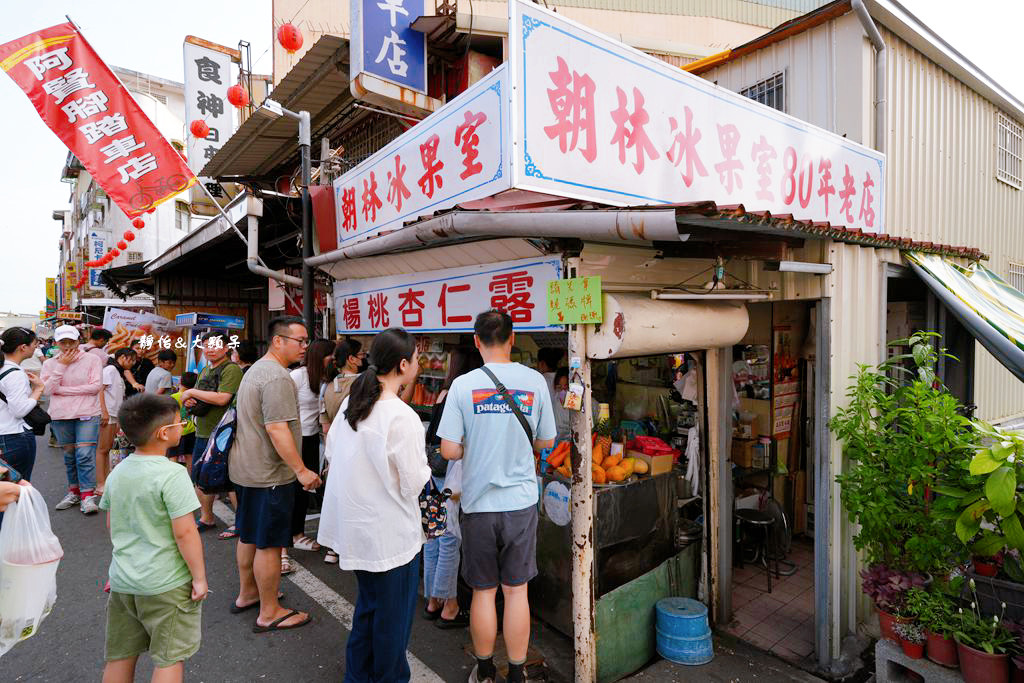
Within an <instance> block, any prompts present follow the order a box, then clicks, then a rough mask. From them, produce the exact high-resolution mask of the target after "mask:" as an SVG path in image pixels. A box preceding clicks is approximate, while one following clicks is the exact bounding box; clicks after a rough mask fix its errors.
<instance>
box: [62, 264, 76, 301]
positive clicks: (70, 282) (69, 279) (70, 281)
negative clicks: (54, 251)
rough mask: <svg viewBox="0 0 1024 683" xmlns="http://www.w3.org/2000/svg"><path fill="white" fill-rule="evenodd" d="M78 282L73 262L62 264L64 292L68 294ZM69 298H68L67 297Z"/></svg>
mask: <svg viewBox="0 0 1024 683" xmlns="http://www.w3.org/2000/svg"><path fill="white" fill-rule="evenodd" d="M77 282H78V267H77V264H76V263H75V262H74V261H68V262H67V263H65V264H64V288H65V289H64V291H66V292H68V293H70V292H71V291H72V290H74V288H75V284H76V283H77ZM69 298H70V297H69Z"/></svg>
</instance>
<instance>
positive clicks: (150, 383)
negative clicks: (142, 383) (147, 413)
mask: <svg viewBox="0 0 1024 683" xmlns="http://www.w3.org/2000/svg"><path fill="white" fill-rule="evenodd" d="M177 363H178V354H176V353H175V352H174V351H171V350H170V349H164V350H163V351H161V352H160V353H158V354H156V366H155V367H154V368H153V369H152V370H150V371H149V375H147V376H146V393H147V394H167V395H168V396H170V395H171V391H172V390H173V388H174V382H173V379H172V378H171V371H172V370H173V369H174V366H175V365H177Z"/></svg>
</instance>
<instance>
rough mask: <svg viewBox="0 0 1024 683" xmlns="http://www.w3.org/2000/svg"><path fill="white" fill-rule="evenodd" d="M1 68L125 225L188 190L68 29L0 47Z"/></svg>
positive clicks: (173, 157) (135, 108) (152, 130)
mask: <svg viewBox="0 0 1024 683" xmlns="http://www.w3.org/2000/svg"><path fill="white" fill-rule="evenodd" d="M0 68H2V69H3V70H4V71H6V72H7V75H8V76H10V77H11V78H12V79H14V82H15V83H17V84H18V87H20V88H21V89H22V90H23V91H25V94H26V95H27V96H28V98H29V100H31V102H32V105H33V106H34V107H35V108H36V111H38V112H39V116H41V117H42V119H43V121H44V122H45V123H46V125H47V126H49V127H50V129H51V130H52V131H53V132H54V133H56V134H57V137H59V138H60V139H61V141H62V142H63V143H64V144H65V145H67V147H68V149H70V150H71V152H72V153H73V154H74V155H75V156H76V157H78V159H79V161H81V162H82V165H83V166H85V169H86V170H87V171H89V175H91V176H92V177H93V180H95V181H96V183H97V184H98V185H99V186H100V187H101V188H103V190H104V192H106V193H107V196H108V197H110V198H111V200H113V202H114V203H115V204H117V206H118V207H120V208H121V210H122V211H124V212H125V213H126V214H127V215H128V216H129V217H132V216H137V215H139V214H141V213H144V212H145V211H147V210H149V209H151V208H152V207H154V206H156V205H157V204H160V203H162V202H165V201H167V200H168V199H170V198H172V197H173V196H174V195H176V194H178V193H179V192H181V191H182V190H185V189H186V188H188V187H190V186H191V185H192V184H193V183H194V182H195V176H194V175H192V173H191V171H189V168H188V166H186V165H185V160H184V159H182V158H181V155H179V154H178V152H177V151H176V150H175V149H174V148H173V147H171V145H170V143H168V142H167V140H166V139H165V138H164V137H163V135H161V134H160V131H159V130H157V128H156V126H154V125H153V122H152V121H150V120H149V117H148V116H146V114H145V113H144V112H143V111H142V108H141V107H139V104H138V103H137V102H136V101H135V98H134V97H132V96H131V94H130V93H129V92H128V91H127V90H126V89H125V87H124V86H123V85H121V82H120V81H119V80H118V79H117V77H116V76H115V75H114V73H113V72H112V71H111V70H110V68H109V67H108V66H107V65H106V64H105V63H104V62H103V60H102V59H100V57H99V55H97V54H96V52H95V51H94V50H93V49H92V46H91V45H89V43H87V42H86V40H85V38H84V37H83V36H82V34H81V33H80V32H79V31H78V29H77V28H75V26H74V25H73V24H71V23H66V24H58V25H57V26H51V27H50V28H45V29H42V30H40V31H36V32H34V33H30V34H29V35H27V36H23V37H21V38H18V39H17V40H12V41H11V42H9V43H6V44H4V45H0Z"/></svg>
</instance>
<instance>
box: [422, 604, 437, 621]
mask: <svg viewBox="0 0 1024 683" xmlns="http://www.w3.org/2000/svg"><path fill="white" fill-rule="evenodd" d="M423 618H424V619H426V620H427V621H436V620H438V619H440V618H441V610H439V609H427V608H426V607H424V608H423Z"/></svg>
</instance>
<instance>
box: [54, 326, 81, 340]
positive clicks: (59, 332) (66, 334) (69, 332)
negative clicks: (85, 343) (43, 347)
mask: <svg viewBox="0 0 1024 683" xmlns="http://www.w3.org/2000/svg"><path fill="white" fill-rule="evenodd" d="M64 339H78V330H77V329H76V328H74V327H72V326H71V325H59V326H58V327H57V329H56V330H54V332H53V340H54V341H62V340H64Z"/></svg>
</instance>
